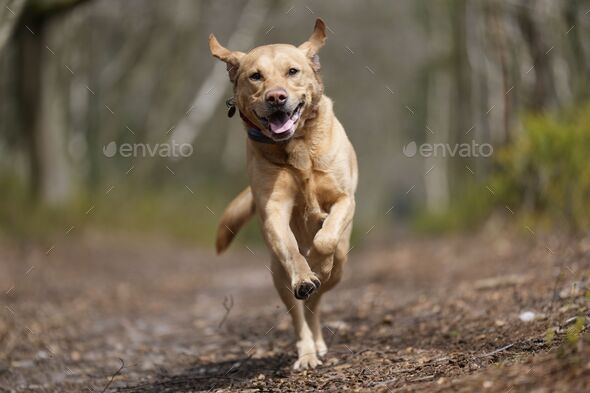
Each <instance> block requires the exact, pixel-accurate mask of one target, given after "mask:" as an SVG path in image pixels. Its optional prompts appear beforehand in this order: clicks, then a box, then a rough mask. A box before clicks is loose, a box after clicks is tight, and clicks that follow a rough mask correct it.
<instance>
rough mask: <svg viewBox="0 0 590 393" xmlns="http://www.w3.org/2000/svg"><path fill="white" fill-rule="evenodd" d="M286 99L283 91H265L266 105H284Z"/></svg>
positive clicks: (286, 95)
mask: <svg viewBox="0 0 590 393" xmlns="http://www.w3.org/2000/svg"><path fill="white" fill-rule="evenodd" d="M288 97H289V95H288V94H287V91H286V90H285V89H281V88H277V89H271V90H269V91H267V92H266V94H265V96H264V99H265V100H266V102H267V103H268V104H271V105H277V106H279V105H285V103H286V102H287V98H288Z"/></svg>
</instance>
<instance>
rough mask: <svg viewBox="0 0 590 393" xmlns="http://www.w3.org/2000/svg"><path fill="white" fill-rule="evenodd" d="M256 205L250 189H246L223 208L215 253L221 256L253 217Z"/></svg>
mask: <svg viewBox="0 0 590 393" xmlns="http://www.w3.org/2000/svg"><path fill="white" fill-rule="evenodd" d="M255 210H256V205H255V204H254V197H253V196H252V190H251V189H250V187H248V188H246V189H245V190H244V191H242V192H241V193H240V194H238V196H237V197H235V198H234V200H233V201H231V202H230V204H229V205H228V206H227V207H226V208H225V211H224V212H223V216H221V221H220V222H219V227H218V228H217V241H216V243H215V246H216V248H217V253H218V254H221V253H222V252H223V251H225V249H226V248H227V247H228V246H229V244H230V243H231V241H232V240H233V238H234V236H236V234H237V233H238V231H239V230H240V228H241V227H242V226H243V225H244V224H245V223H246V222H247V221H248V220H249V219H250V218H252V216H253V215H254V212H255Z"/></svg>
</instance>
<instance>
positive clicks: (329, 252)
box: [310, 195, 355, 281]
mask: <svg viewBox="0 0 590 393" xmlns="http://www.w3.org/2000/svg"><path fill="white" fill-rule="evenodd" d="M354 208H355V202H354V198H353V197H351V196H348V195H344V196H342V197H340V198H339V199H338V200H337V201H336V203H334V204H333V205H332V207H331V209H330V213H329V214H328V217H326V219H325V221H324V223H323V225H322V228H321V229H320V230H319V231H318V232H317V233H316V234H315V236H314V238H313V247H312V249H311V253H310V262H311V263H312V264H313V269H314V271H316V272H318V273H319V275H320V279H321V280H322V281H325V280H327V279H328V278H329V277H330V272H331V271H332V265H333V262H334V258H333V255H334V252H335V251H336V247H337V246H338V242H339V241H340V239H341V238H342V234H343V233H344V231H345V229H346V228H347V227H348V226H349V225H350V224H351V222H352V217H353V216H354Z"/></svg>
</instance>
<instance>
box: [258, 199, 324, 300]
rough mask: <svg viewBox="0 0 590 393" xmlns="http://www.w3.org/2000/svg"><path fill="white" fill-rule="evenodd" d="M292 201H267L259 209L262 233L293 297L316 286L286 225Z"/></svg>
mask: <svg viewBox="0 0 590 393" xmlns="http://www.w3.org/2000/svg"><path fill="white" fill-rule="evenodd" d="M292 210H293V202H292V201H285V200H281V201H273V200H269V201H268V202H267V203H266V204H265V205H264V207H263V209H261V212H260V214H261V219H262V226H263V232H264V236H265V239H266V242H267V244H268V247H269V248H270V249H271V251H272V253H273V254H274V256H275V257H276V258H277V259H278V260H279V262H280V264H281V265H282V266H283V269H284V271H285V273H286V274H287V276H288V278H289V281H290V284H291V288H290V289H291V292H292V293H293V295H294V296H295V297H296V298H297V299H307V298H308V297H309V296H310V295H311V294H312V293H313V292H314V291H315V290H316V289H317V288H319V286H320V280H319V279H318V278H317V276H316V275H315V273H313V272H312V271H311V269H310V267H309V265H308V264H307V261H306V260H305V258H304V257H303V255H301V254H300V253H299V246H298V244H297V239H296V238H295V235H294V234H293V231H292V230H291V227H290V226H289V222H290V220H291V213H292Z"/></svg>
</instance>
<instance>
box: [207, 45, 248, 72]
mask: <svg viewBox="0 0 590 393" xmlns="http://www.w3.org/2000/svg"><path fill="white" fill-rule="evenodd" d="M209 50H210V51H211V54H212V55H213V56H214V57H217V58H218V59H219V60H221V61H223V62H224V63H225V64H227V73H228V74H229V80H230V81H232V82H235V81H236V77H237V75H238V68H240V59H241V58H242V57H243V56H244V55H245V54H244V53H243V52H239V51H231V50H229V49H227V48H224V47H223V46H221V44H220V43H219V41H217V38H215V36H214V35H213V34H210V35H209Z"/></svg>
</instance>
